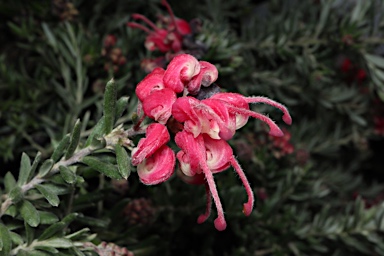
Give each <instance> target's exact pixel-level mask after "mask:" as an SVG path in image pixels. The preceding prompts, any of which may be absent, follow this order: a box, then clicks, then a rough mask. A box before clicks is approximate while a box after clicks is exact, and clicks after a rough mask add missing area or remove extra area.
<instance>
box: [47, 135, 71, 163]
mask: <svg viewBox="0 0 384 256" xmlns="http://www.w3.org/2000/svg"><path fill="white" fill-rule="evenodd" d="M70 139H71V136H70V135H69V134H66V135H65V136H64V138H63V139H62V140H61V141H60V143H59V145H57V147H56V148H55V150H54V151H53V153H52V156H51V159H52V160H53V161H54V162H55V163H56V162H57V161H59V160H60V158H61V157H62V156H63V155H64V152H65V150H66V149H67V147H68V145H69V141H70Z"/></svg>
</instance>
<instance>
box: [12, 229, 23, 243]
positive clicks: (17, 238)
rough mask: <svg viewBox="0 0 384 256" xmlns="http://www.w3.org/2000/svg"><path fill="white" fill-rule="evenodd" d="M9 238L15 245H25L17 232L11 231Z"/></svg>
mask: <svg viewBox="0 0 384 256" xmlns="http://www.w3.org/2000/svg"><path fill="white" fill-rule="evenodd" d="M9 236H10V237H11V240H12V242H13V243H14V244H17V245H21V244H23V243H24V240H23V238H22V237H21V236H20V235H19V234H17V233H15V232H12V231H9Z"/></svg>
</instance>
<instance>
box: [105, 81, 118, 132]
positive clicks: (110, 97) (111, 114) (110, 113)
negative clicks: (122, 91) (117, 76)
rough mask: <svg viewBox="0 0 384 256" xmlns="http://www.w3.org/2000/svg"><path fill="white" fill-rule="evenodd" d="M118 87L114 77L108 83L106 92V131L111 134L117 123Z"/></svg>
mask: <svg viewBox="0 0 384 256" xmlns="http://www.w3.org/2000/svg"><path fill="white" fill-rule="evenodd" d="M116 95H117V87H116V83H115V81H114V80H113V78H112V79H111V80H110V81H109V82H108V83H107V85H106V87H105V93H104V133H105V134H109V133H110V132H111V131H112V129H113V126H114V123H115V113H116Z"/></svg>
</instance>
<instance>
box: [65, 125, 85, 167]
mask: <svg viewBox="0 0 384 256" xmlns="http://www.w3.org/2000/svg"><path fill="white" fill-rule="evenodd" d="M80 133H81V122H80V119H77V121H76V123H75V126H74V127H73V130H72V133H71V140H70V142H69V146H68V149H67V152H66V153H65V159H68V158H70V157H71V156H72V155H73V153H75V150H76V148H77V145H79V141H80Z"/></svg>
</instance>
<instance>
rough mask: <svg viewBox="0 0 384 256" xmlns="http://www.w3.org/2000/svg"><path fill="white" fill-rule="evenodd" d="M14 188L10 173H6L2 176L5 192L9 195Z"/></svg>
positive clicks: (13, 179)
mask: <svg viewBox="0 0 384 256" xmlns="http://www.w3.org/2000/svg"><path fill="white" fill-rule="evenodd" d="M15 186H16V179H15V177H14V176H13V175H12V173H11V172H7V174H5V176H4V187H5V192H6V193H9V192H10V191H11V190H12V189H13V188H14V187H15Z"/></svg>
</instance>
